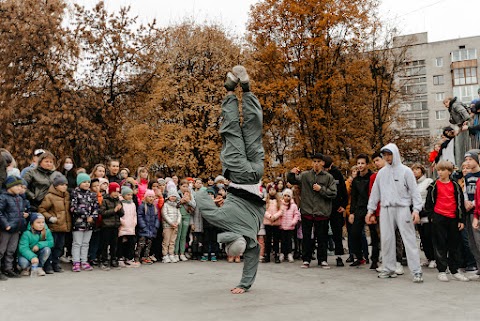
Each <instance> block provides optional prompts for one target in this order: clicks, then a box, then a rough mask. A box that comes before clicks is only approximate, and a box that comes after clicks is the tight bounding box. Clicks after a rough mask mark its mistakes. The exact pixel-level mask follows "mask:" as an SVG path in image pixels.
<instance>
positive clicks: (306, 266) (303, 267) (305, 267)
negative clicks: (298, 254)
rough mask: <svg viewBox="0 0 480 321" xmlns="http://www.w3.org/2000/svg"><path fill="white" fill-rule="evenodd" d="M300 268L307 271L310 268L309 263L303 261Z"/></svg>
mask: <svg viewBox="0 0 480 321" xmlns="http://www.w3.org/2000/svg"><path fill="white" fill-rule="evenodd" d="M300 267H301V268H302V269H308V268H309V267H310V262H307V261H305V262H303V264H302V265H300Z"/></svg>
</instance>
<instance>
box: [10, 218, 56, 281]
mask: <svg viewBox="0 0 480 321" xmlns="http://www.w3.org/2000/svg"><path fill="white" fill-rule="evenodd" d="M52 247H53V236H52V232H50V229H49V228H48V226H47V224H45V217H44V216H43V215H42V214H40V213H31V214H30V223H29V224H28V227H27V230H26V231H25V232H24V233H23V234H22V236H21V237H20V242H19V243H18V265H19V266H20V268H21V269H22V275H24V276H27V275H29V273H30V266H32V267H34V266H38V270H37V274H38V275H39V276H44V275H45V271H43V265H44V264H45V262H47V260H48V257H49V256H50V253H51V249H52Z"/></svg>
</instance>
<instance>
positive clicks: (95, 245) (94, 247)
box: [88, 178, 103, 266]
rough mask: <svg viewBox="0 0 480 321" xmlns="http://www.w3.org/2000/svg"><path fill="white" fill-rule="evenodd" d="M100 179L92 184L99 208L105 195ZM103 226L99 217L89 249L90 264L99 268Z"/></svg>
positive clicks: (91, 187)
mask: <svg viewBox="0 0 480 321" xmlns="http://www.w3.org/2000/svg"><path fill="white" fill-rule="evenodd" d="M100 179H101V178H93V179H92V181H91V183H90V191H91V192H92V193H93V194H94V195H96V196H97V201H98V206H99V207H100V206H101V205H102V203H103V195H102V193H101V192H100ZM101 224H102V217H101V216H98V217H97V219H96V220H95V224H94V226H93V229H92V237H91V238H90V245H89V248H88V262H89V264H90V265H92V266H98V260H97V257H98V255H99V253H98V252H99V247H100V226H101Z"/></svg>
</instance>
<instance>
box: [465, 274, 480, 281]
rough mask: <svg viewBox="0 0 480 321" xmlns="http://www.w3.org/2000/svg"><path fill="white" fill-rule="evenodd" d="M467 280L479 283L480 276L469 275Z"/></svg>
mask: <svg viewBox="0 0 480 321" xmlns="http://www.w3.org/2000/svg"><path fill="white" fill-rule="evenodd" d="M467 278H468V279H469V280H470V281H478V280H480V275H478V274H476V273H475V274H472V273H468V274H467Z"/></svg>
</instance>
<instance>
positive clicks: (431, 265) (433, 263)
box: [428, 260, 437, 269]
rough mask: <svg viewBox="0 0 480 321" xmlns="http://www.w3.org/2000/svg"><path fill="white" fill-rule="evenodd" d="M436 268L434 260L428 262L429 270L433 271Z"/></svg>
mask: <svg viewBox="0 0 480 321" xmlns="http://www.w3.org/2000/svg"><path fill="white" fill-rule="evenodd" d="M436 267H437V263H436V262H435V260H431V261H430V262H428V268H429V269H434V268H436Z"/></svg>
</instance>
